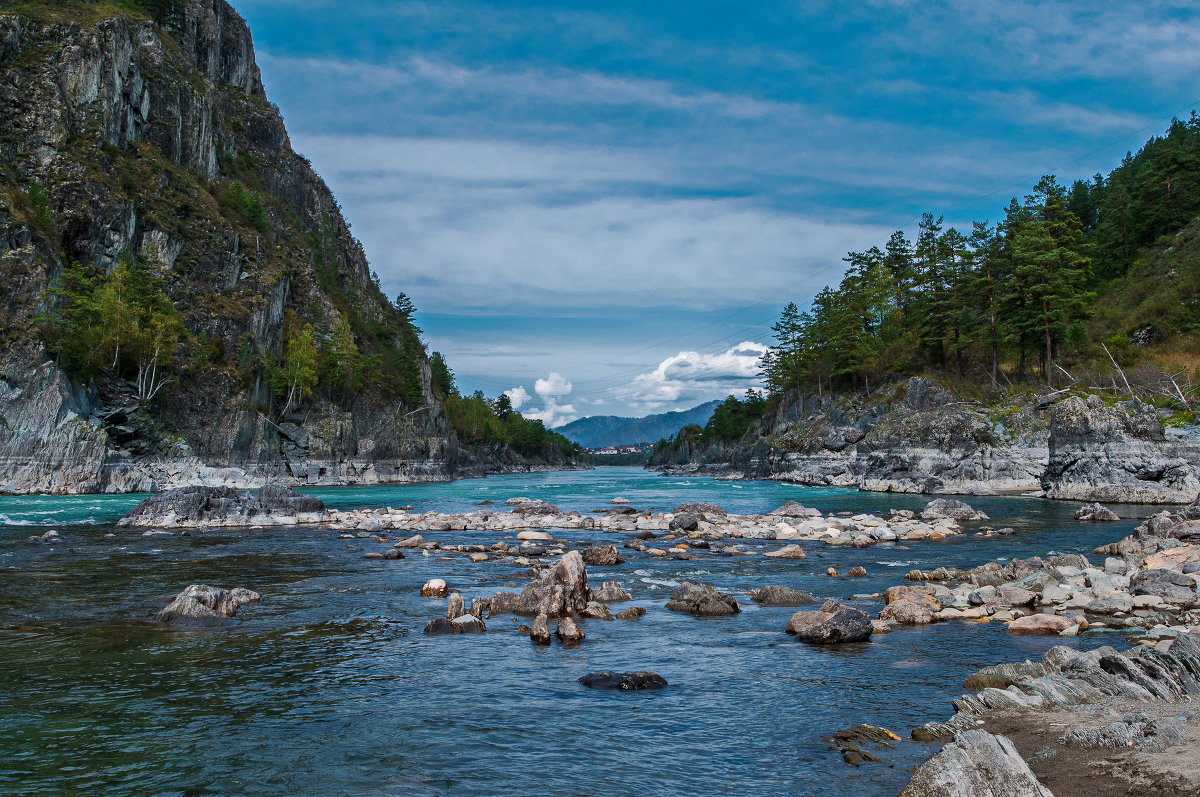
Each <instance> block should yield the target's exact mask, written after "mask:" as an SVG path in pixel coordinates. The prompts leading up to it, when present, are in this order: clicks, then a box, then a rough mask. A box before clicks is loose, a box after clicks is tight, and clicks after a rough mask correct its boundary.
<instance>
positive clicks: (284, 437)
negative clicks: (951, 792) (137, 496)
mask: <svg viewBox="0 0 1200 797" xmlns="http://www.w3.org/2000/svg"><path fill="white" fill-rule="evenodd" d="M0 71H2V72H3V75H4V78H5V80H4V81H3V83H0V103H3V105H4V108H5V113H4V114H3V115H0V281H2V282H3V284H4V285H5V290H4V292H3V297H2V298H0V330H2V333H3V334H2V335H0V491H8V492H31V491H40V492H103V491H131V490H153V489H161V488H164V487H168V486H172V485H175V484H180V483H192V482H208V483H230V484H235V485H236V484H253V483H258V482H261V481H263V480H265V479H275V480H280V481H288V482H293V483H321V484H337V483H371V482H383V481H408V480H428V479H444V478H449V477H452V476H456V475H471V474H478V473H483V472H486V471H494V470H507V469H517V470H520V469H527V468H538V467H549V466H562V465H569V464H571V462H572V460H573V458H574V456H575V454H576V451H575V449H574V448H573V447H572V446H570V444H569V443H567V442H566V441H565V440H563V439H562V438H560V437H559V436H557V435H555V434H553V433H551V432H549V431H547V430H545V429H544V428H542V427H541V425H540V424H536V423H533V422H526V421H524V419H520V420H506V418H505V417H503V413H502V412H497V411H496V410H495V409H494V408H493V407H492V405H490V404H487V403H486V402H485V406H486V407H487V410H488V413H489V418H487V419H483V420H482V421H481V420H480V416H479V414H478V410H479V408H478V407H474V406H473V405H472V407H471V412H465V411H463V410H462V405H464V404H471V402H472V401H473V398H472V399H463V398H462V397H460V396H458V395H457V390H455V389H454V388H453V380H452V378H450V377H449V369H448V368H445V364H444V363H443V362H442V361H441V358H440V357H434V358H432V359H431V357H430V355H429V354H428V352H427V351H426V347H425V344H424V343H423V341H422V340H421V331H420V330H419V329H418V328H417V327H416V325H415V324H414V322H413V313H414V307H413V305H412V302H411V301H410V300H409V299H408V297H406V296H405V295H404V294H400V295H398V296H396V297H394V298H392V299H389V298H388V297H387V296H385V295H384V293H383V291H382V290H381V286H380V282H379V279H378V277H377V276H376V275H375V273H374V272H373V271H372V270H371V268H370V265H369V263H368V261H367V258H366V256H365V254H364V252H363V250H362V247H361V246H360V245H359V243H358V241H357V240H356V239H355V238H354V236H353V234H352V233H351V230H350V227H349V225H348V223H347V222H346V220H345V218H344V217H343V215H342V213H341V209H340V208H339V206H338V203H337V201H336V200H335V199H334V197H333V195H332V194H331V193H330V191H329V189H328V187H327V186H326V185H325V183H324V182H323V181H322V180H321V179H320V177H319V176H318V175H317V174H316V173H315V172H314V171H313V169H312V167H311V165H310V164H309V163H308V162H307V161H306V160H305V159H304V158H303V157H302V156H300V155H298V154H296V153H295V152H294V151H293V150H292V148H291V144H290V141H289V139H288V136H287V132H286V130H285V128H284V124H283V120H282V118H281V116H280V114H279V111H278V109H277V108H276V107H275V106H274V105H272V104H271V103H270V102H269V101H268V99H267V97H266V95H265V93H264V90H263V86H262V82H261V80H260V77H259V70H258V67H257V65H256V63H255V59H254V50H253V44H252V40H251V36H250V32H249V30H248V29H247V27H246V25H245V23H244V22H243V20H242V19H241V18H240V17H239V16H238V15H237V13H236V12H235V11H234V10H233V8H231V7H230V6H229V5H228V4H227V3H225V2H224V1H223V0H124V1H123V2H104V1H95V2H88V1H87V0H64V1H62V2H49V1H48V0H22V1H19V2H4V3H2V4H0ZM447 378H449V379H450V384H449V386H447V385H446V380H447ZM472 413H474V414H472ZM481 424H482V426H483V427H486V429H482V430H481V428H480V425H481Z"/></svg>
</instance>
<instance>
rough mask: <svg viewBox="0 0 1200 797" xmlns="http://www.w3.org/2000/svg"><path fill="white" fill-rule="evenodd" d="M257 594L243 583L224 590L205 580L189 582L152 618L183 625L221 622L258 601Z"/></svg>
mask: <svg viewBox="0 0 1200 797" xmlns="http://www.w3.org/2000/svg"><path fill="white" fill-rule="evenodd" d="M259 599H260V596H259V594H258V593H257V592H254V591H253V590H249V589H246V588H245V587H235V588H234V589H230V590H226V589H221V588H220V587H212V586H208V585H207V584H192V585H191V586H189V587H187V588H186V589H184V590H183V592H180V593H179V594H178V595H176V596H175V599H174V600H172V601H171V603H169V604H168V605H167V606H165V607H163V608H162V609H161V610H159V612H158V614H156V615H155V616H154V619H155V620H157V621H158V622H160V623H179V624H183V625H198V626H207V625H223V624H224V623H225V622H226V621H227V620H229V618H231V617H233V616H234V615H236V614H237V611H238V609H239V608H241V607H242V606H245V605H246V604H247V603H257V602H258V601H259Z"/></svg>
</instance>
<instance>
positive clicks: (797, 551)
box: [763, 545, 808, 559]
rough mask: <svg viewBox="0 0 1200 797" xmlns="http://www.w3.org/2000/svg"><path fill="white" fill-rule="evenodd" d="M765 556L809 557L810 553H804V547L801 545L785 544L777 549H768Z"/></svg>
mask: <svg viewBox="0 0 1200 797" xmlns="http://www.w3.org/2000/svg"><path fill="white" fill-rule="evenodd" d="M763 556H769V557H771V558H773V559H807V558H808V555H807V554H805V553H804V549H803V548H801V547H800V546H799V545H785V546H783V547H782V548H780V549H779V550H777V551H768V552H767V553H765V554H763Z"/></svg>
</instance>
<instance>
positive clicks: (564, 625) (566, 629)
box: [554, 617, 587, 647]
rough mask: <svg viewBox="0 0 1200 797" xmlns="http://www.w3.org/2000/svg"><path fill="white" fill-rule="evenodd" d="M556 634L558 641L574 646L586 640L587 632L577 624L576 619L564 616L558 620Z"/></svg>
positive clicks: (566, 645) (567, 645)
mask: <svg viewBox="0 0 1200 797" xmlns="http://www.w3.org/2000/svg"><path fill="white" fill-rule="evenodd" d="M554 635H555V636H556V637H558V641H559V642H561V643H562V644H563V645H564V646H565V647H573V646H575V645H578V644H579V643H580V642H582V641H583V640H584V637H586V636H587V634H585V633H583V629H582V628H580V627H579V626H578V625H576V624H575V621H574V620H572V619H571V618H570V617H564V618H562V619H561V620H559V621H558V627H557V628H555V629H554Z"/></svg>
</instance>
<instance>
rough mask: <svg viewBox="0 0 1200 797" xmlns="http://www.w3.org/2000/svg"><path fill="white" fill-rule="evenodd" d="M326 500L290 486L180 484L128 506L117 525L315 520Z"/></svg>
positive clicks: (178, 525)
mask: <svg viewBox="0 0 1200 797" xmlns="http://www.w3.org/2000/svg"><path fill="white" fill-rule="evenodd" d="M324 509H325V504H323V503H322V502H321V499H320V498H314V497H313V496H311V495H304V494H303V493H298V492H296V491H295V490H292V489H290V488H288V487H280V486H277V485H268V486H266V487H260V488H258V489H257V490H235V489H233V488H232V487H199V486H193V487H177V488H175V489H174V490H168V491H167V492H165V493H159V494H158V495H152V496H150V497H149V498H147V499H146V500H144V501H142V502H141V503H139V504H138V505H137V506H135V507H134V508H133V509H131V510H129V511H128V512H127V513H126V514H125V517H123V518H121V519H120V520H119V521H117V525H118V526H134V527H139V528H146V527H154V528H198V527H200V526H259V525H287V524H295V523H316V522H318V521H319V520H320V519H321V513H322V511H323V510H324Z"/></svg>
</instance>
